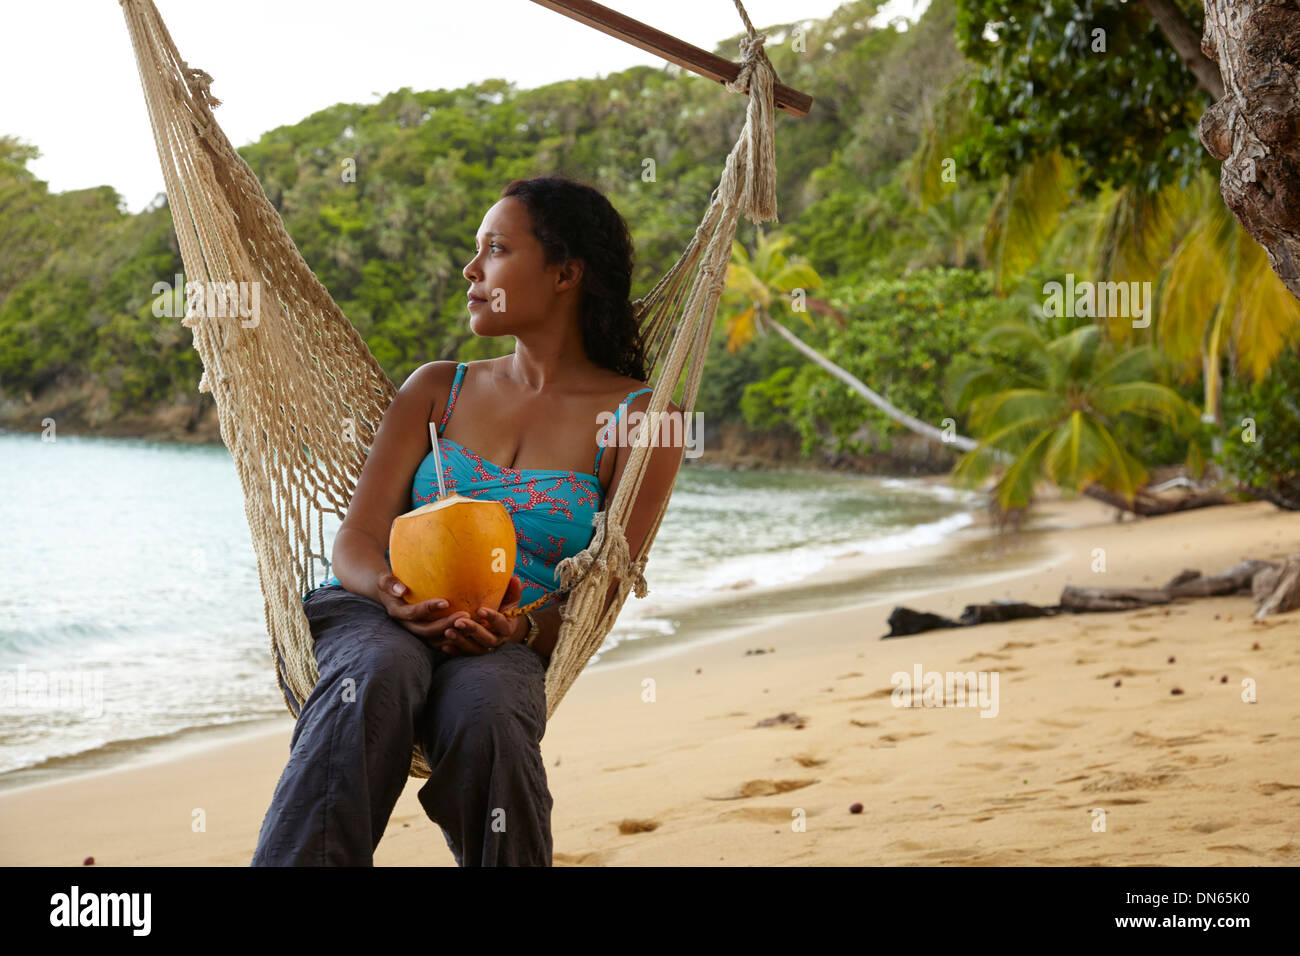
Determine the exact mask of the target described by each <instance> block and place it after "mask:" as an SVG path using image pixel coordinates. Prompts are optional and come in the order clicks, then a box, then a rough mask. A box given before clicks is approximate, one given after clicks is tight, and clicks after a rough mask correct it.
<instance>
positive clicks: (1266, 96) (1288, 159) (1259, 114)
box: [1144, 0, 1300, 298]
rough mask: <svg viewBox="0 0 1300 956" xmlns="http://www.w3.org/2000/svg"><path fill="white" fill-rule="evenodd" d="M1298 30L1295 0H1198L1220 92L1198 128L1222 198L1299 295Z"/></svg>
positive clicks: (1206, 48)
mask: <svg viewBox="0 0 1300 956" xmlns="http://www.w3.org/2000/svg"><path fill="white" fill-rule="evenodd" d="M1144 5H1145V3H1144ZM1297 36H1300V3H1297V0H1205V31H1204V35H1203V36H1202V38H1201V49H1202V50H1204V51H1205V54H1206V56H1208V57H1210V59H1212V60H1214V61H1215V62H1217V63H1218V65H1219V71H1220V73H1221V74H1222V78H1223V86H1224V93H1223V95H1222V96H1221V97H1220V98H1219V100H1218V101H1217V102H1216V103H1214V105H1213V106H1211V107H1210V108H1209V109H1207V110H1206V111H1205V113H1204V115H1202V116H1201V121H1200V124H1199V127H1198V132H1199V134H1200V139H1201V143H1202V145H1204V146H1205V148H1206V150H1207V151H1208V152H1209V153H1210V155H1211V156H1213V157H1214V158H1215V159H1217V160H1219V162H1221V163H1222V164H1223V168H1222V171H1221V173H1220V180H1219V191H1220V193H1221V194H1222V195H1223V201H1224V202H1225V203H1226V204H1227V206H1228V208H1229V209H1231V210H1232V213H1233V215H1234V216H1236V217H1237V219H1238V221H1239V222H1240V223H1241V225H1242V227H1243V228H1244V229H1245V230H1246V231H1247V232H1248V233H1250V235H1251V236H1252V237H1254V239H1255V241H1256V242H1258V243H1259V244H1260V245H1261V246H1263V247H1264V249H1265V250H1266V251H1267V252H1268V261H1269V264H1270V265H1271V266H1272V267H1273V271H1274V272H1275V273H1277V275H1278V277H1279V278H1280V279H1281V280H1282V281H1283V282H1284V283H1285V284H1286V287H1287V288H1288V289H1290V290H1291V294H1292V295H1294V296H1296V297H1297V298H1300V95H1297V89H1296V76H1297V75H1300V43H1297V42H1296V40H1295V38H1296V37H1297Z"/></svg>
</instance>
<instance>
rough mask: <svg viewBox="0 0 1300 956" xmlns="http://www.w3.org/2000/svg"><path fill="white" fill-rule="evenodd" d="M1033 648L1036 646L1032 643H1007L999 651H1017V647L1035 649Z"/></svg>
mask: <svg viewBox="0 0 1300 956" xmlns="http://www.w3.org/2000/svg"><path fill="white" fill-rule="evenodd" d="M1033 646H1034V645H1033V644H1032V643H1028V642H1025V641H1007V642H1006V643H1005V644H1003V645H1002V646H1001V647H999V648H998V650H1000V651H1012V650H1015V649H1016V648H1017V647H1033Z"/></svg>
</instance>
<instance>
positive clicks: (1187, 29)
mask: <svg viewBox="0 0 1300 956" xmlns="http://www.w3.org/2000/svg"><path fill="white" fill-rule="evenodd" d="M1138 5H1139V6H1140V7H1142V9H1143V10H1145V11H1146V12H1147V13H1148V14H1150V16H1151V19H1152V20H1154V21H1156V26H1158V27H1160V32H1161V33H1163V34H1164V35H1165V39H1166V40H1168V41H1169V45H1170V46H1171V47H1173V48H1174V52H1175V53H1177V54H1178V57H1179V59H1181V60H1182V61H1183V65H1184V66H1186V67H1187V69H1188V72H1190V73H1191V74H1192V76H1194V77H1196V85H1197V86H1199V87H1200V88H1201V89H1203V90H1204V91H1205V92H1207V93H1209V94H1210V96H1212V97H1213V98H1214V99H1216V100H1219V99H1222V98H1223V80H1222V79H1220V77H1219V70H1218V68H1217V67H1216V66H1215V65H1214V61H1213V60H1211V59H1210V58H1209V57H1208V56H1206V55H1205V53H1204V51H1202V49H1201V38H1200V37H1198V36H1197V35H1196V27H1194V26H1192V23H1191V21H1190V20H1188V19H1187V17H1186V16H1185V15H1184V14H1183V11H1182V10H1180V9H1178V7H1177V6H1176V5H1175V4H1174V2H1173V0H1141V2H1140V3H1139V4H1138Z"/></svg>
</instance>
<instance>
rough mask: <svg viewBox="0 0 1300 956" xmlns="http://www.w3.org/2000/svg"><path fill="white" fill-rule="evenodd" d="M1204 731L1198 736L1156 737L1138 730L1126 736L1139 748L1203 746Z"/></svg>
mask: <svg viewBox="0 0 1300 956" xmlns="http://www.w3.org/2000/svg"><path fill="white" fill-rule="evenodd" d="M1205 734H1206V731H1201V732H1200V733H1199V734H1182V735H1180V736H1176V737H1158V736H1156V735H1155V734H1144V733H1143V732H1142V731H1140V730H1135V731H1133V733H1131V734H1129V735H1128V740H1129V743H1131V744H1136V745H1137V746H1139V747H1187V746H1190V745H1191V744H1203V743H1206V742H1207V741H1204V740H1202V739H1201V738H1202V737H1204V736H1205Z"/></svg>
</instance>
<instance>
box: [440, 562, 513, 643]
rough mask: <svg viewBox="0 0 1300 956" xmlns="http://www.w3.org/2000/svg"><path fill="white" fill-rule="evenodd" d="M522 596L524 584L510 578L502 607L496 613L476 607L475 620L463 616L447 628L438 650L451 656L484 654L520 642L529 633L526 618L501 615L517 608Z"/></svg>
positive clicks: (465, 615)
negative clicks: (503, 645) (476, 617)
mask: <svg viewBox="0 0 1300 956" xmlns="http://www.w3.org/2000/svg"><path fill="white" fill-rule="evenodd" d="M523 593H524V585H523V582H522V581H520V580H519V578H517V577H511V579H510V583H509V584H508V585H507V586H506V593H505V596H504V597H502V599H501V607H500V608H499V609H498V610H495V611H494V610H492V609H491V608H489V607H481V608H479V609H478V620H475V619H474V618H472V617H470V616H469V615H468V614H464V616H463V617H461V619H460V620H459V621H456V622H455V623H454V624H453V625H452V626H451V627H448V628H446V632H445V634H444V636H443V637H444V640H443V643H441V644H438V645H437V647H438V650H440V651H442V652H444V653H446V654H451V655H453V656H454V655H456V654H458V653H463V654H486V653H488V652H489V651H490V650H492V649H493V648H495V647H499V646H500V645H502V644H509V643H511V642H517V641H521V640H523V636H524V635H525V634H527V633H528V618H526V617H524V616H523V615H522V614H520V615H519V616H518V617H507V616H506V615H505V614H503V613H501V612H502V611H507V610H511V609H513V608H517V607H518V606H519V598H520V596H521V595H522V594H523ZM461 613H462V614H463V612H461Z"/></svg>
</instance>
